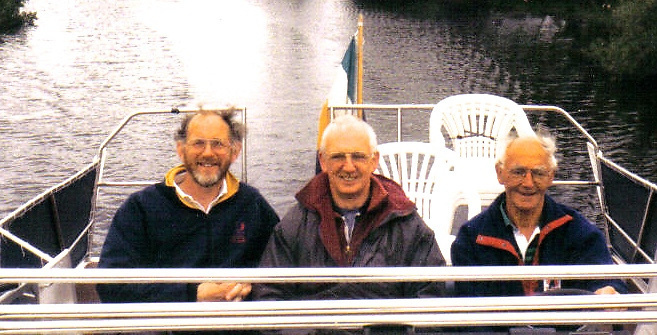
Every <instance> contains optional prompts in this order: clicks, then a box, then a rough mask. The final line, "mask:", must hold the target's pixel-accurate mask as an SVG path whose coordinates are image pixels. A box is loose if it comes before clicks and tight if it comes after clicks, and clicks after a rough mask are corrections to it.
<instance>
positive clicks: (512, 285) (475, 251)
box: [451, 193, 627, 296]
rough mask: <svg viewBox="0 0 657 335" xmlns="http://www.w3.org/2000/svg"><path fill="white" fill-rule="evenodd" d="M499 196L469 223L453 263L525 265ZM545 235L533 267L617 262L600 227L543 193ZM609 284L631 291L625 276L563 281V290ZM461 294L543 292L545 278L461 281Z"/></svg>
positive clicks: (455, 245) (453, 252) (454, 251)
mask: <svg viewBox="0 0 657 335" xmlns="http://www.w3.org/2000/svg"><path fill="white" fill-rule="evenodd" d="M504 199H505V194H504V193H503V194H501V195H500V196H499V197H497V199H496V200H495V201H494V202H493V203H492V204H491V205H490V207H488V209H486V210H485V211H484V212H482V213H480V214H479V215H477V216H476V217H474V218H472V220H470V221H468V222H466V223H465V224H464V225H463V226H462V227H461V229H460V230H459V232H458V235H457V237H456V240H455V241H454V243H453V244H452V249H451V256H452V263H453V265H454V266H487V265H514V266H515V265H524V262H523V260H522V259H521V258H522V257H520V256H519V255H520V252H519V249H518V246H517V244H516V241H515V238H514V235H513V230H512V227H509V226H507V225H506V224H505V222H504V219H503V217H502V213H501V211H500V204H501V203H502V202H503V201H504ZM539 225H540V229H541V233H540V235H539V242H538V247H537V249H536V254H535V256H534V261H533V265H577V264H580V265H581V264H613V262H612V259H611V255H610V253H609V249H608V247H607V244H606V239H605V237H604V235H603V234H602V232H601V231H600V229H598V228H597V227H596V226H595V225H593V224H592V223H590V222H589V221H588V220H587V219H586V218H585V217H584V216H582V215H581V214H580V213H578V212H577V211H575V210H574V209H572V208H569V207H567V206H564V205H562V204H559V203H557V202H555V201H554V200H553V199H552V198H550V197H549V196H547V195H546V196H545V203H544V205H543V214H542V218H541V222H540V224H539ZM607 285H611V286H613V287H614V288H615V289H616V291H618V292H619V293H624V292H626V291H627V287H626V286H625V284H624V283H623V282H622V281H621V280H579V281H572V280H571V281H562V283H561V287H562V288H564V289H565V288H573V289H583V290H588V291H595V290H597V289H599V288H601V287H604V286H607ZM455 287H456V294H457V295H458V296H518V295H531V294H533V293H534V292H537V291H542V281H541V282H540V283H539V282H538V281H524V282H519V281H515V282H499V281H497V282H487V281H482V282H457V283H456V284H455Z"/></svg>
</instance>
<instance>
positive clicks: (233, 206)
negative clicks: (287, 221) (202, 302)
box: [97, 182, 279, 302]
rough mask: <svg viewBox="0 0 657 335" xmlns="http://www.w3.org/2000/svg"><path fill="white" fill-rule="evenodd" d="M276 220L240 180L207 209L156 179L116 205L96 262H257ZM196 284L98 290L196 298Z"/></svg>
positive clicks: (153, 298) (108, 295)
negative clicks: (188, 202)
mask: <svg viewBox="0 0 657 335" xmlns="http://www.w3.org/2000/svg"><path fill="white" fill-rule="evenodd" d="M235 185H237V183H235ZM278 220H279V219H278V216H277V215H276V213H275V212H274V210H273V209H272V207H271V206H270V205H269V204H268V203H267V201H265V199H264V198H263V197H262V195H260V193H259V192H258V191H257V190H256V189H255V188H253V187H250V186H248V185H246V184H244V183H241V182H240V183H239V187H238V188H237V190H236V192H235V193H234V194H233V195H232V196H230V197H229V198H227V199H226V200H224V201H221V202H219V203H218V204H216V205H215V206H214V207H213V208H212V209H211V210H210V212H209V213H208V214H205V213H204V212H203V211H201V210H199V209H194V208H191V207H188V206H186V205H185V204H183V202H182V201H181V200H180V199H179V198H178V196H177V194H176V191H175V188H174V187H171V186H167V185H166V184H165V183H164V182H162V183H158V184H155V185H153V186H149V187H147V188H145V189H143V190H141V191H139V192H136V193H134V194H132V195H131V196H130V197H129V198H128V199H127V200H126V201H125V202H124V203H123V204H122V206H121V207H120V208H119V209H118V211H117V213H116V215H115V216H114V219H113V220H112V225H111V227H110V228H109V231H108V234H107V238H106V240H105V244H104V245H103V249H102V252H101V256H100V262H99V267H101V268H243V267H256V266H257V265H258V262H259V261H260V256H261V255H262V252H263V250H264V248H265V246H266V245H267V241H268V239H269V235H270V234H271V231H272V229H273V227H274V226H275V225H276V224H277V223H278ZM181 271H183V270H181ZM197 286H198V284H185V283H181V284H162V283H160V284H103V285H98V286H97V291H98V294H99V295H100V298H101V300H102V301H103V302H186V301H196V288H197Z"/></svg>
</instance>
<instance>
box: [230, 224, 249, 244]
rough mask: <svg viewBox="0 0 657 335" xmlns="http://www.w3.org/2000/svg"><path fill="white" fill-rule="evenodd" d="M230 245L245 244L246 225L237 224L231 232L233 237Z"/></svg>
mask: <svg viewBox="0 0 657 335" xmlns="http://www.w3.org/2000/svg"><path fill="white" fill-rule="evenodd" d="M230 242H231V243H237V244H242V243H245V242H246V224H245V223H244V222H239V223H238V224H237V227H235V232H233V237H231V238H230Z"/></svg>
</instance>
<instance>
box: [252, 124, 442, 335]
mask: <svg viewBox="0 0 657 335" xmlns="http://www.w3.org/2000/svg"><path fill="white" fill-rule="evenodd" d="M376 146H377V143H376V135H375V133H374V130H372V127H370V126H369V125H368V124H367V123H365V122H364V121H362V120H360V119H358V118H356V117H354V116H351V115H344V116H339V117H337V118H335V120H333V122H332V123H331V124H329V126H327V127H326V130H325V131H324V134H323V135H322V140H321V143H320V150H319V161H320V165H321V168H322V172H321V173H319V174H318V175H316V176H315V177H314V178H313V179H312V180H311V181H310V182H309V183H308V184H307V185H306V186H305V187H304V188H303V189H302V190H301V191H299V192H298V193H297V194H296V199H297V201H298V202H297V204H295V205H294V206H293V207H292V208H291V209H290V210H289V211H288V212H287V214H286V215H285V216H284V217H283V219H282V220H281V222H280V224H278V225H277V226H276V227H275V228H274V232H273V233H272V237H271V239H270V241H269V244H268V245H267V249H266V251H265V253H264V254H263V257H262V260H261V262H260V267H267V268H269V267H271V268H276V267H283V268H287V267H389V266H390V267H391V266H400V267H401V266H409V267H411V266H413V267H415V266H442V265H445V260H444V259H443V257H442V254H441V253H440V250H439V248H438V243H437V242H436V239H435V237H434V234H433V231H432V230H431V228H429V227H428V226H427V225H426V224H425V223H424V221H423V220H422V218H421V217H420V216H419V214H418V213H417V210H416V209H415V204H413V202H411V201H410V200H409V199H408V198H407V197H406V195H405V194H404V191H403V190H402V188H401V186H399V185H398V184H397V183H395V182H394V181H392V180H390V179H387V178H385V177H383V176H380V175H376V174H374V170H376V167H377V165H378V161H379V153H378V152H377V151H376ZM443 289H444V283H442V282H413V283H390V282H387V283H386V282H382V283H352V282H339V283H325V284H254V300H311V299H314V300H321V299H368V298H372V299H374V298H380V299H384V298H422V297H436V296H441V295H443ZM293 333H294V334H301V333H313V334H314V333H315V332H313V331H312V330H308V331H307V332H304V331H298V332H297V331H296V330H295V331H293ZM330 333H333V332H330Z"/></svg>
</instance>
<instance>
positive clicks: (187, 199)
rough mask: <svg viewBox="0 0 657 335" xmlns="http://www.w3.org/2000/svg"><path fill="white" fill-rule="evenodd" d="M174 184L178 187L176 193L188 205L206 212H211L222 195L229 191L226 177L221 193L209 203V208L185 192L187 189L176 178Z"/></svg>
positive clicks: (222, 183)
mask: <svg viewBox="0 0 657 335" xmlns="http://www.w3.org/2000/svg"><path fill="white" fill-rule="evenodd" d="M173 186H174V187H175V188H176V194H177V195H178V198H180V200H181V201H182V202H183V203H184V204H185V205H187V206H189V207H191V208H196V209H199V210H201V211H203V212H204V213H205V214H208V213H210V210H211V209H212V207H214V206H215V205H216V204H218V203H219V200H220V199H221V197H223V196H224V195H225V194H226V193H228V185H227V183H226V178H224V179H223V180H222V182H221V189H220V190H219V194H218V195H217V197H216V198H214V199H213V200H212V201H211V202H210V204H209V205H208V208H204V207H203V205H201V204H200V203H199V202H198V201H196V200H195V199H194V198H193V197H192V196H191V195H189V194H187V193H185V191H183V190H182V188H180V186H178V183H177V182H176V181H175V180H174V182H173Z"/></svg>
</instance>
